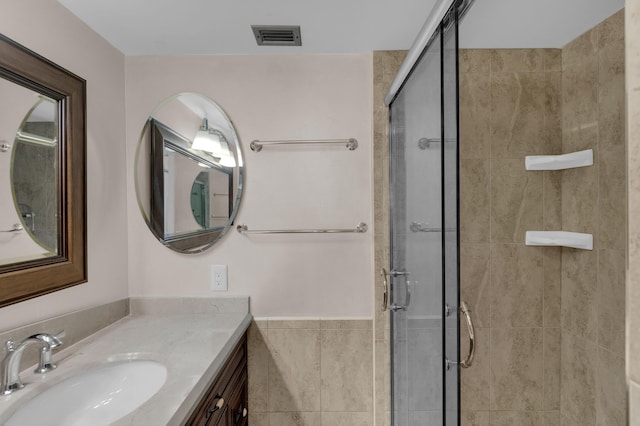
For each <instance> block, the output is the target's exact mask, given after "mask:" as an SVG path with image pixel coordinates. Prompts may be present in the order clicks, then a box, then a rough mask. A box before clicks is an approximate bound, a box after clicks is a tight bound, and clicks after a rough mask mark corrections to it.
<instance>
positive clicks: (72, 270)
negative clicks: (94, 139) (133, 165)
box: [0, 34, 88, 307]
mask: <svg viewBox="0 0 640 426" xmlns="http://www.w3.org/2000/svg"><path fill="white" fill-rule="evenodd" d="M0 77H1V78H4V79H6V80H9V81H11V82H13V83H16V84H18V85H20V86H23V87H26V88H27V89H30V90H33V91H35V92H38V93H41V94H43V95H45V96H48V97H50V98H52V99H55V100H56V101H57V103H58V120H59V126H58V140H59V145H58V163H59V170H58V177H59V188H58V229H59V236H58V254H57V255H55V256H50V257H44V258H38V259H32V260H27V261H21V262H16V263H9V264H6V265H2V266H0V307H2V306H6V305H10V304H13V303H17V302H21V301H24V300H27V299H31V298H34V297H37V296H41V295H44V294H47V293H51V292H54V291H57V290H61V289H63V288H67V287H71V286H74V285H77V284H81V283H84V282H87V280H88V276H87V275H88V274H87V239H86V235H87V225H86V216H87V213H86V212H87V208H86V198H87V195H86V81H85V80H84V79H82V78H80V77H78V76H77V75H75V74H73V73H71V72H69V71H67V70H66V69H64V68H62V67H60V66H59V65H57V64H55V63H53V62H51V61H49V60H48V59H46V58H44V57H42V56H40V55H39V54H37V53H35V52H33V51H31V50H29V49H27V48H26V47H24V46H22V45H20V44H18V43H16V42H15V41H13V40H11V39H9V38H8V37H6V36H4V35H3V34H0Z"/></svg>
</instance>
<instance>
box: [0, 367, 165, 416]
mask: <svg viewBox="0 0 640 426" xmlns="http://www.w3.org/2000/svg"><path fill="white" fill-rule="evenodd" d="M166 379H167V369H166V367H165V366H164V365H162V364H160V363H158V362H155V361H147V360H132V361H122V362H112V363H109V364H105V365H102V366H99V367H96V368H93V369H91V370H89V371H87V372H84V373H82V374H78V375H76V376H73V377H71V378H69V379H67V380H65V381H63V382H60V383H58V384H56V385H54V386H52V387H51V388H49V389H47V390H45V391H44V392H42V393H40V394H38V395H37V396H36V397H34V398H33V399H31V400H29V401H27V402H25V403H24V404H23V405H22V406H21V407H20V408H19V409H18V410H17V411H16V412H15V413H14V414H13V416H11V418H10V419H9V420H8V421H7V423H6V426H18V425H20V426H25V425H29V426H54V425H55V426H71V425H91V426H98V425H108V424H110V423H112V422H114V421H116V420H117V419H119V418H121V417H123V416H125V415H127V414H128V413H130V412H132V411H133V410H135V409H136V408H137V407H139V406H140V405H142V404H143V403H144V402H145V401H147V400H148V399H149V398H151V397H152V396H153V395H154V394H155V393H156V392H158V390H159V389H160V388H161V387H162V385H163V384H164V382H165V380H166Z"/></svg>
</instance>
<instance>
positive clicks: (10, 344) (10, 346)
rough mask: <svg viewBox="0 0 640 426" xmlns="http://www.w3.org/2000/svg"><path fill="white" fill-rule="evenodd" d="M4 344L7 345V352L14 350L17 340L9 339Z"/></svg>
mask: <svg viewBox="0 0 640 426" xmlns="http://www.w3.org/2000/svg"><path fill="white" fill-rule="evenodd" d="M4 345H5V346H6V347H7V352H13V351H14V350H15V349H16V342H15V340H11V339H10V340H7V341H6V342H5V343H4Z"/></svg>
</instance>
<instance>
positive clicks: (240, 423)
mask: <svg viewBox="0 0 640 426" xmlns="http://www.w3.org/2000/svg"><path fill="white" fill-rule="evenodd" d="M234 386H235V387H234V388H233V389H232V390H231V392H230V395H231V396H230V398H229V405H228V407H229V409H228V411H227V416H228V425H229V426H245V425H246V424H247V421H248V418H249V416H248V411H247V369H246V367H245V368H243V369H242V373H241V374H240V377H239V378H238V380H237V381H236V382H235V383H234Z"/></svg>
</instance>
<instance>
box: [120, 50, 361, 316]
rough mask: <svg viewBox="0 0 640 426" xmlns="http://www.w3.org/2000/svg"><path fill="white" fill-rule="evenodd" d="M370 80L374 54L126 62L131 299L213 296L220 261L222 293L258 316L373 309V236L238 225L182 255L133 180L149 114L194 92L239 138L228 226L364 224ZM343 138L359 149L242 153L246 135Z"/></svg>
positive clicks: (341, 313) (248, 138)
mask: <svg viewBox="0 0 640 426" xmlns="http://www.w3.org/2000/svg"><path fill="white" fill-rule="evenodd" d="M371 87H372V59H371V55H370V54H362V55H282V56H277V55H264V56H188V57H128V58H127V59H126V110H127V129H126V135H127V138H126V140H127V176H128V179H129V182H128V185H127V191H128V197H129V198H128V213H129V253H130V257H129V260H130V261H129V289H130V294H131V295H132V296H141V295H196V296H197V295H202V296H206V295H211V294H213V293H212V292H211V291H210V290H209V276H210V265H213V264H226V265H228V267H229V293H230V294H247V295H249V296H250V297H251V310H252V312H253V314H254V315H256V316H307V317H308V316H344V317H363V316H364V317H369V316H371V306H372V301H371V297H372V295H371V282H372V236H373V233H372V232H368V233H367V234H357V235H355V234H342V235H316V236H313V235H283V236H274V235H270V236H266V235H255V236H250V237H247V236H242V235H239V234H238V233H237V232H236V231H235V229H234V230H232V231H230V233H229V234H228V235H226V236H225V237H224V239H223V241H222V242H221V243H219V244H218V245H216V246H215V247H213V248H212V249H210V250H208V251H206V252H205V253H203V254H199V255H181V254H178V253H175V252H173V251H171V250H169V249H167V248H164V247H163V246H162V245H161V244H160V243H159V242H158V241H156V239H155V238H154V237H153V236H152V234H151V232H150V231H149V230H148V229H147V226H146V224H145V223H144V221H143V219H142V216H141V214H140V211H139V209H138V204H137V202H136V198H135V191H134V183H133V176H134V174H133V164H134V155H135V149H136V145H137V143H138V138H139V137H140V132H141V130H142V126H143V124H144V122H145V120H146V119H147V117H148V115H149V114H150V113H151V111H152V110H153V109H154V108H155V106H156V105H157V104H158V103H159V102H160V101H162V100H163V99H164V98H166V97H168V96H171V95H174V94H176V93H180V92H198V93H202V94H203V95H206V96H208V97H210V98H211V99H213V100H214V101H216V102H217V103H218V104H219V105H220V106H221V107H222V109H224V110H225V112H226V113H227V115H228V116H229V117H230V118H231V119H232V120H233V122H234V125H235V128H236V131H237V132H238V135H239V137H240V140H241V144H242V148H243V151H244V158H245V165H246V174H245V196H244V198H243V202H242V205H241V208H240V213H239V215H238V217H237V219H236V224H240V223H242V224H247V225H248V226H249V227H250V228H254V229H270V228H275V229H278V228H336V227H337V228H351V227H355V226H356V225H357V224H358V223H359V222H366V223H367V224H369V225H370V226H371V223H372V205H371V204H372V202H371V199H372V197H371V186H372V184H371V145H372V143H371V139H372V121H371V113H370V111H371V110H372V107H371V102H372V100H371V98H372V95H371ZM350 137H354V138H356V139H358V142H359V144H360V145H359V147H358V149H357V150H356V151H348V150H346V149H345V148H344V147H332V148H324V147H322V148H321V147H304V148H300V147H288V148H280V149H275V148H273V149H268V148H265V149H264V150H263V151H262V152H260V153H255V152H252V151H251V150H250V149H249V143H250V142H251V141H252V140H254V139H262V140H270V139H318V138H350Z"/></svg>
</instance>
